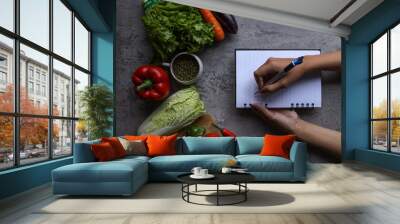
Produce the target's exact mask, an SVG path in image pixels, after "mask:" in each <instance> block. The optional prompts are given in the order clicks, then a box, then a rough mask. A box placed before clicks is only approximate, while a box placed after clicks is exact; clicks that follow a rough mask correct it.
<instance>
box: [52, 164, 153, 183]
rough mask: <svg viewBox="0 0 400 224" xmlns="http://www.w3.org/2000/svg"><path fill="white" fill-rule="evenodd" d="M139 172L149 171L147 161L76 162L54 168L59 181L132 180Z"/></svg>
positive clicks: (54, 176)
mask: <svg viewBox="0 0 400 224" xmlns="http://www.w3.org/2000/svg"><path fill="white" fill-rule="evenodd" d="M137 172H147V163H146V162H145V161H143V160H140V159H121V160H115V161H109V162H91V163H75V164H70V165H66V166H63V167H59V168H57V169H55V170H53V172H52V173H53V181H57V182H131V181H132V177H133V176H134V175H135V173H137Z"/></svg>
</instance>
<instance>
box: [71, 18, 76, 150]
mask: <svg viewBox="0 0 400 224" xmlns="http://www.w3.org/2000/svg"><path fill="white" fill-rule="evenodd" d="M74 18H75V12H74V11H72V15H71V23H72V29H71V30H72V32H71V35H72V38H71V42H72V43H71V46H72V47H71V56H72V58H71V60H72V64H73V65H74V66H72V67H71V69H72V71H71V91H72V95H71V98H72V99H71V100H72V102H71V104H72V105H71V117H73V118H75V19H74ZM71 123H72V124H71V126H72V127H71V128H72V130H71V150H72V155H74V151H75V147H74V146H75V125H76V121H72V122H71Z"/></svg>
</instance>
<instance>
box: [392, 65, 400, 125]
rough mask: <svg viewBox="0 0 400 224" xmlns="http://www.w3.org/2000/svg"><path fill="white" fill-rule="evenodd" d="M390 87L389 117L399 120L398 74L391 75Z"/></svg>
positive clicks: (399, 91) (399, 82)
mask: <svg viewBox="0 0 400 224" xmlns="http://www.w3.org/2000/svg"><path fill="white" fill-rule="evenodd" d="M390 85H391V88H390V98H391V100H390V101H391V110H392V112H391V116H392V117H399V118H400V88H399V86H400V72H397V73H395V74H392V75H391V81H390Z"/></svg>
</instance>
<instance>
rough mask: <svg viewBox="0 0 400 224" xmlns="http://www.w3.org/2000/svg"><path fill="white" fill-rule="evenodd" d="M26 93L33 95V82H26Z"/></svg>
mask: <svg viewBox="0 0 400 224" xmlns="http://www.w3.org/2000/svg"><path fill="white" fill-rule="evenodd" d="M28 93H29V94H33V93H34V87H33V82H32V81H29V82H28Z"/></svg>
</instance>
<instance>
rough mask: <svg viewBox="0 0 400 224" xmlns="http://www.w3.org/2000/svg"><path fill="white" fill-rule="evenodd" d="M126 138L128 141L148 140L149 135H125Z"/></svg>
mask: <svg viewBox="0 0 400 224" xmlns="http://www.w3.org/2000/svg"><path fill="white" fill-rule="evenodd" d="M124 139H126V140H128V141H143V142H144V141H146V139H147V136H145V135H125V136H124Z"/></svg>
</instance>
